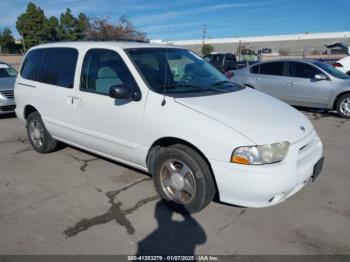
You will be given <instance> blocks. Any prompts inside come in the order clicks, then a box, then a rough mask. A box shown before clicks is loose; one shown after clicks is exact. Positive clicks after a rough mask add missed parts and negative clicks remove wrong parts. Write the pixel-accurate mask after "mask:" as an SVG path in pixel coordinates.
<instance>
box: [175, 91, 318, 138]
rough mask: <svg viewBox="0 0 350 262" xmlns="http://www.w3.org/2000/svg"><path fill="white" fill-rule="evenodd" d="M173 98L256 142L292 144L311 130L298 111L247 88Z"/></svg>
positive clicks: (309, 124) (305, 119)
mask: <svg viewBox="0 0 350 262" xmlns="http://www.w3.org/2000/svg"><path fill="white" fill-rule="evenodd" d="M175 101H176V102H177V103H179V104H181V105H183V106H186V107H189V108H191V109H193V110H195V111H197V112H199V113H201V114H204V115H206V116H208V117H210V118H212V119H214V120H216V121H218V122H221V123H223V124H224V125H226V126H228V127H230V128H232V129H234V130H235V131H237V132H238V133H240V134H242V135H244V136H245V137H247V138H248V139H250V140H251V141H252V142H254V143H255V144H257V145H264V144H270V143H276V142H282V141H288V142H290V143H294V142H296V141H298V140H300V139H302V138H303V137H305V136H307V135H308V134H310V132H312V131H313V126H312V124H311V122H310V121H309V120H308V119H307V118H306V117H305V116H304V115H303V114H302V113H300V112H299V111H297V110H296V109H294V108H293V107H291V106H289V105H287V104H285V103H283V102H281V101H280V100H277V99H275V98H273V97H271V96H268V95H265V94H263V93H261V92H258V91H255V90H252V89H250V88H246V89H244V90H241V91H237V92H232V93H224V94H218V95H212V96H202V97H184V98H175ZM302 126H303V127H304V128H305V131H303V130H302Z"/></svg>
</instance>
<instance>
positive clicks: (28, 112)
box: [23, 105, 39, 120]
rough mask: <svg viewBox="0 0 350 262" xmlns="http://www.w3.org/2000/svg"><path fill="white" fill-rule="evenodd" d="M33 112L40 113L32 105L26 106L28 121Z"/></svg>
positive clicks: (24, 113)
mask: <svg viewBox="0 0 350 262" xmlns="http://www.w3.org/2000/svg"><path fill="white" fill-rule="evenodd" d="M33 112H39V111H38V110H37V109H36V108H35V107H34V106H32V105H26V106H25V107H24V110H23V116H24V119H25V120H27V119H28V116H29V115H30V114H31V113H33Z"/></svg>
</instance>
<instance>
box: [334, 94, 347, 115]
mask: <svg viewBox="0 0 350 262" xmlns="http://www.w3.org/2000/svg"><path fill="white" fill-rule="evenodd" d="M335 109H336V110H337V112H338V115H339V116H341V117H343V118H349V119H350V94H344V95H342V96H341V97H340V98H339V99H338V101H337V103H336V105H335Z"/></svg>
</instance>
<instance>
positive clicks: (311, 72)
mask: <svg viewBox="0 0 350 262" xmlns="http://www.w3.org/2000/svg"><path fill="white" fill-rule="evenodd" d="M317 74H322V72H321V71H320V70H318V69H317V68H316V67H314V66H312V65H309V64H304V63H301V62H289V76H290V77H298V78H308V79H314V78H315V75H317Z"/></svg>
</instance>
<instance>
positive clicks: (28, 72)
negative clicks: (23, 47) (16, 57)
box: [21, 49, 44, 81]
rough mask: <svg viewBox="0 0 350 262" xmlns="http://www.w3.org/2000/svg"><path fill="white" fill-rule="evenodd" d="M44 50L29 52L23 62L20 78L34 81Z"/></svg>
mask: <svg viewBox="0 0 350 262" xmlns="http://www.w3.org/2000/svg"><path fill="white" fill-rule="evenodd" d="M43 54H44V49H35V50H32V51H30V52H29V53H28V54H27V55H26V58H25V60H24V62H23V65H22V69H21V76H22V77H23V78H25V79H29V80H34V81H36V80H37V78H38V72H39V67H40V63H41V60H42V58H43Z"/></svg>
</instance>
